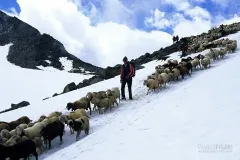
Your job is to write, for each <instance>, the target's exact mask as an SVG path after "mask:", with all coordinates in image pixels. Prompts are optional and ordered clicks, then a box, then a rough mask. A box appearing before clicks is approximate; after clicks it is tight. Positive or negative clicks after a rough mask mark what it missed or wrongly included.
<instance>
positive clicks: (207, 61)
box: [200, 56, 211, 68]
mask: <svg viewBox="0 0 240 160" xmlns="http://www.w3.org/2000/svg"><path fill="white" fill-rule="evenodd" d="M200 62H201V65H202V66H203V67H204V68H207V67H208V66H209V67H210V64H211V60H210V58H209V57H208V56H206V57H205V58H203V59H201V60H200Z"/></svg>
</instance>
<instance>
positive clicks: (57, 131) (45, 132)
mask: <svg viewBox="0 0 240 160" xmlns="http://www.w3.org/2000/svg"><path fill="white" fill-rule="evenodd" d="M63 132H64V124H63V123H62V122H60V121H55V122H53V123H50V124H48V125H47V126H46V127H44V128H43V129H42V130H41V131H40V134H41V136H42V137H43V139H44V143H45V144H46V148H47V141H48V149H50V148H51V141H52V140H53V139H54V138H56V137H57V136H59V137H60V145H61V144H62V137H63Z"/></svg>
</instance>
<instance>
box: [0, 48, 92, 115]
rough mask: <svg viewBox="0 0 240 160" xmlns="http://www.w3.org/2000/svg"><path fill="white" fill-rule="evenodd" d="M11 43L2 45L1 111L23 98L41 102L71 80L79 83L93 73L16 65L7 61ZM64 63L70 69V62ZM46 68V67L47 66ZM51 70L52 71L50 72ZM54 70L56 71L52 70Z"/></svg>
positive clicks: (0, 72) (60, 89) (0, 49)
mask: <svg viewBox="0 0 240 160" xmlns="http://www.w3.org/2000/svg"><path fill="white" fill-rule="evenodd" d="M9 46H10V44H9V45H6V46H4V47H0V53H1V54H0V75H1V78H0V94H1V95H3V96H4V98H1V106H0V111H1V110H4V109H6V108H10V107H11V103H19V102H21V101H23V100H26V101H29V102H30V104H32V103H39V101H42V99H43V98H46V97H48V96H50V97H51V96H52V95H53V94H54V93H60V92H62V91H63V88H64V86H65V85H67V84H68V83H71V82H75V83H76V84H78V83H79V82H81V81H82V80H83V79H87V78H90V77H92V75H81V74H74V73H68V72H66V70H65V71H59V70H56V69H54V68H53V67H48V71H40V70H39V71H38V70H32V69H25V68H21V67H18V66H15V65H13V64H11V63H9V62H8V61H7V58H6V56H7V54H8V49H9ZM64 62H66V61H62V64H63V65H64V66H65V68H66V69H67V70H69V67H70V65H69V63H64ZM45 70H47V69H46V67H45ZM49 71H51V72H49ZM52 71H54V72H52Z"/></svg>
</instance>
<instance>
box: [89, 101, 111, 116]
mask: <svg viewBox="0 0 240 160" xmlns="http://www.w3.org/2000/svg"><path fill="white" fill-rule="evenodd" d="M91 102H92V104H94V105H96V106H97V107H98V111H99V114H101V113H102V112H100V111H101V109H103V108H104V113H105V111H106V110H107V109H108V108H110V112H111V110H112V105H111V100H110V99H109V98H103V99H98V98H95V97H93V98H92V100H91Z"/></svg>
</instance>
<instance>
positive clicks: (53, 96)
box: [43, 93, 57, 101]
mask: <svg viewBox="0 0 240 160" xmlns="http://www.w3.org/2000/svg"><path fill="white" fill-rule="evenodd" d="M55 94H57V93H55ZM55 94H54V95H55ZM54 95H53V97H54ZM49 98H51V97H46V98H44V99H43V101H45V100H47V99H49Z"/></svg>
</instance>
